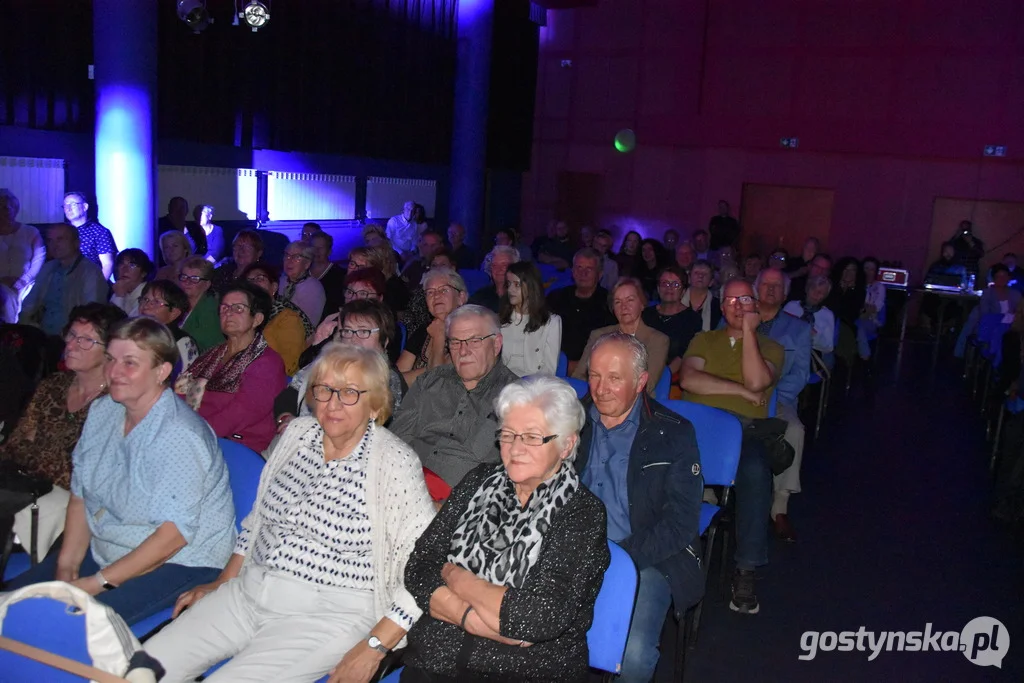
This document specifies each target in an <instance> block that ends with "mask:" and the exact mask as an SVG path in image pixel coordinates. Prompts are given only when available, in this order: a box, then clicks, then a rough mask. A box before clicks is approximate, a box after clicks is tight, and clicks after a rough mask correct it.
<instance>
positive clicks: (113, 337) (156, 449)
mask: <svg viewBox="0 0 1024 683" xmlns="http://www.w3.org/2000/svg"><path fill="white" fill-rule="evenodd" d="M96 269H97V270H99V267H98V266H96ZM106 355H107V361H106V367H105V375H104V376H105V379H106V383H107V386H108V391H109V392H110V395H109V396H102V397H100V398H98V399H95V400H94V401H93V403H92V406H91V407H90V408H89V415H88V417H87V418H86V420H85V426H84V428H83V429H82V437H81V438H80V439H79V440H78V444H77V445H76V446H75V449H74V452H73V453H72V456H71V459H72V468H71V500H70V502H69V503H68V511H67V519H66V521H65V524H64V537H63V540H62V542H61V543H59V544H57V545H55V546H54V549H53V550H52V551H51V552H50V554H49V555H47V557H46V559H45V560H43V561H42V562H41V563H40V564H38V565H36V566H35V567H33V568H32V569H30V570H28V571H27V572H25V573H24V574H22V575H20V576H18V577H17V578H16V579H14V581H12V582H11V583H10V584H8V587H9V588H12V589H14V588H21V587H22V586H27V585H29V584H32V583H37V582H39V581H50V580H53V579H56V580H58V581H67V582H69V583H71V585H73V586H75V587H77V588H81V589H82V590H84V591H85V592H87V593H89V594H90V595H92V596H93V597H95V598H96V599H97V600H99V601H100V602H102V603H105V604H107V605H109V606H110V607H111V608H113V609H114V611H116V612H117V613H118V614H120V615H121V617H122V618H123V619H124V620H125V621H126V622H127V623H128V624H129V625H131V624H134V623H136V622H138V621H141V620H142V619H144V618H146V617H148V616H150V615H152V614H155V613H156V612H158V611H160V610H162V609H164V608H167V607H170V606H171V605H173V604H174V600H175V597H176V596H177V595H178V594H179V593H181V592H182V591H183V590H188V589H190V588H192V587H193V586H197V585H199V584H201V583H204V582H206V581H210V580H212V579H213V578H214V577H216V576H217V572H218V569H217V567H220V566H223V565H224V563H225V562H226V561H227V558H228V556H229V555H230V553H231V545H232V543H234V540H235V520H234V506H233V504H232V501H231V487H230V485H229V484H228V470H227V467H226V466H225V464H224V459H223V457H222V456H221V452H220V447H219V446H218V445H217V439H216V437H215V436H214V434H213V432H212V431H211V430H210V428H209V427H208V426H207V425H205V424H204V423H203V421H202V419H201V418H199V417H198V416H197V415H196V414H195V413H193V412H192V411H191V410H189V409H188V407H187V406H185V405H184V404H183V403H181V402H180V401H179V400H177V398H175V396H174V393H173V392H172V391H171V390H170V389H169V388H168V387H167V382H168V381H169V379H170V376H171V369H172V367H173V366H174V362H175V361H176V360H177V355H178V350H177V347H176V346H175V344H174V338H173V337H172V336H171V333H170V331H168V330H167V328H165V327H164V326H163V325H161V324H160V323H158V322H156V321H154V320H150V319H149V318H132V319H129V320H123V321H121V322H120V323H118V324H117V325H115V326H114V327H113V328H112V329H111V330H110V333H109V340H108V342H107V352H106ZM115 588H116V589H117V590H114V589H115Z"/></svg>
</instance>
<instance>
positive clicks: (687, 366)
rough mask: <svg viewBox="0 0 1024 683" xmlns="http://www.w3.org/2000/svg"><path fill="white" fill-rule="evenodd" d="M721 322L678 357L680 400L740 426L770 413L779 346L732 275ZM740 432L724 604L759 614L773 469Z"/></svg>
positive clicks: (747, 288) (781, 355)
mask: <svg viewBox="0 0 1024 683" xmlns="http://www.w3.org/2000/svg"><path fill="white" fill-rule="evenodd" d="M722 293H723V296H722V313H723V317H724V319H725V321H726V326H725V327H724V328H723V329H720V330H712V331H710V332H702V333H701V334H698V335H697V336H696V337H694V338H693V341H692V342H690V348H688V349H687V350H686V355H685V356H684V358H683V370H682V380H681V382H680V383H681V385H682V387H683V398H684V399H685V400H687V401H694V402H696V403H703V404H704V405H708V406H711V407H714V408H720V409H722V410H727V411H729V412H732V413H734V414H736V415H737V416H739V417H740V418H741V420H742V421H743V422H744V424H748V423H749V422H750V420H752V419H756V418H765V417H767V416H768V398H769V395H770V393H771V390H772V386H773V385H774V384H775V381H776V378H777V377H778V376H779V368H781V367H783V363H784V361H785V351H784V349H783V348H782V346H781V345H780V344H779V343H778V342H775V341H772V340H771V339H769V338H767V337H765V336H763V335H760V334H758V333H757V329H758V327H759V326H760V324H761V316H760V314H759V313H758V312H757V301H756V299H755V298H754V289H753V287H752V286H751V285H750V283H749V282H745V281H743V280H733V281H732V282H730V283H729V284H727V285H726V286H725V287H724V289H723V290H722ZM747 434H748V432H747V430H744V436H745V438H744V440H743V446H742V451H741V454H740V463H739V468H738V470H737V471H736V480H735V482H736V483H735V488H736V555H735V559H736V572H735V574H734V575H733V581H732V599H731V600H730V602H729V608H730V609H732V610H733V611H736V612H741V613H744V614H757V612H758V611H760V604H759V603H758V600H757V592H756V590H755V585H754V572H755V570H756V569H757V567H760V566H762V565H765V564H767V563H768V534H767V532H766V528H765V527H766V524H767V522H768V519H769V515H770V513H771V493H770V492H771V491H772V470H771V467H770V466H769V464H768V461H767V459H766V456H765V454H764V450H763V447H762V446H761V444H760V443H759V442H758V441H757V440H755V439H753V438H750V437H749V436H748V435H747Z"/></svg>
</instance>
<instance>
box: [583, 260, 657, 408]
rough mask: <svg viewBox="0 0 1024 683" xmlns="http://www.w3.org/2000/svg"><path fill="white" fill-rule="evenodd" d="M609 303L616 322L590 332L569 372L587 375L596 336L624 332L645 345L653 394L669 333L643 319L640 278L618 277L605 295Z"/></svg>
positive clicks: (642, 291) (643, 298) (598, 337)
mask: <svg viewBox="0 0 1024 683" xmlns="http://www.w3.org/2000/svg"><path fill="white" fill-rule="evenodd" d="M608 304H609V306H610V307H611V309H612V313H613V314H614V315H615V319H616V320H617V321H618V322H617V323H616V324H615V325H609V326H607V327H601V328H598V329H596V330H594V331H593V332H591V333H590V338H589V339H588V340H587V345H586V347H585V348H584V349H583V354H582V355H581V356H580V362H579V363H578V364H577V365H576V367H575V368H574V369H573V372H572V376H573V377H575V378H576V379H586V378H587V373H588V368H587V364H588V362H589V361H590V354H591V353H592V352H593V348H594V345H595V344H596V343H597V340H598V339H600V338H601V337H603V336H604V335H606V334H611V333H613V332H623V333H625V334H629V335H632V336H634V337H636V338H637V339H639V340H640V343H641V344H643V345H644V347H645V348H646V349H647V360H648V363H649V364H648V365H647V367H645V368H644V371H645V372H646V373H647V375H648V377H650V378H651V381H650V383H649V385H648V387H647V391H648V392H649V393H650V394H651V395H652V396H653V395H654V386H655V385H656V384H657V383H658V378H660V377H661V373H662V372H664V370H665V364H666V362H667V361H668V349H669V341H668V337H667V336H666V335H665V334H663V333H661V332H659V331H658V330H656V329H654V328H652V327H648V326H647V325H646V324H645V323H644V321H643V312H644V309H645V308H646V307H647V296H646V295H645V294H644V289H643V287H642V286H641V285H640V281H639V280H637V279H636V278H633V277H624V278H620V279H619V281H618V282H617V283H615V286H614V287H613V288H612V291H611V292H610V293H609V295H608Z"/></svg>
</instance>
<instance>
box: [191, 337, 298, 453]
mask: <svg viewBox="0 0 1024 683" xmlns="http://www.w3.org/2000/svg"><path fill="white" fill-rule="evenodd" d="M287 384H288V377H287V376H286V375H285V374H284V361H283V360H281V356H279V355H278V353H277V351H274V350H273V349H272V348H270V347H269V346H268V347H267V349H266V350H265V351H264V352H263V353H262V354H260V357H259V358H257V359H256V360H254V361H253V362H252V363H251V364H250V365H249V367H248V368H246V369H245V373H244V374H243V375H242V383H241V384H240V385H239V387H238V391H236V392H235V393H233V394H228V393H225V392H222V391H206V392H204V393H203V402H202V403H200V404H199V414H200V415H201V416H202V417H203V419H205V420H206V421H207V422H209V423H210V426H211V427H213V431H214V432H216V434H217V436H219V437H224V438H226V439H231V440H232V441H240V442H242V443H243V444H245V445H246V446H248V447H249V448H251V449H252V450H254V451H256V452H257V453H260V452H262V451H263V450H265V449H266V447H267V446H269V445H270V442H271V440H272V439H273V438H274V434H275V433H276V432H277V426H276V425H275V424H274V397H275V396H277V395H278V394H279V393H281V391H282V390H284V388H285V386H287Z"/></svg>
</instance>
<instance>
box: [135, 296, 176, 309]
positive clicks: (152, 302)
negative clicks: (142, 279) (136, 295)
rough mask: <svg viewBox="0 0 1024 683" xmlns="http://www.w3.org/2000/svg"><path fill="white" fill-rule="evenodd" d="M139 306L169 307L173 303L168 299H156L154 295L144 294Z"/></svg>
mask: <svg viewBox="0 0 1024 683" xmlns="http://www.w3.org/2000/svg"><path fill="white" fill-rule="evenodd" d="M139 306H157V307H160V306H166V307H167V308H170V307H171V305H170V304H169V303H167V302H166V301H160V299H154V298H153V297H149V296H144V297H142V298H141V299H139Z"/></svg>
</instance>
